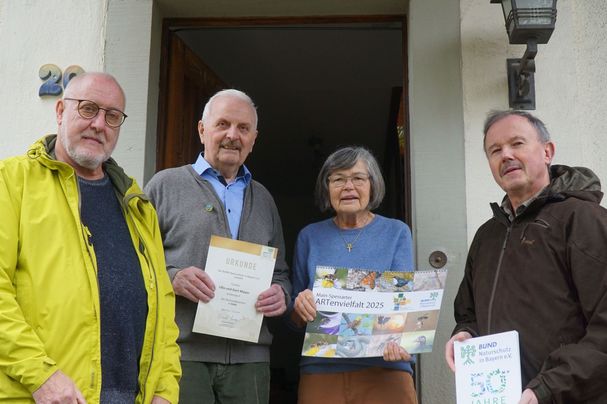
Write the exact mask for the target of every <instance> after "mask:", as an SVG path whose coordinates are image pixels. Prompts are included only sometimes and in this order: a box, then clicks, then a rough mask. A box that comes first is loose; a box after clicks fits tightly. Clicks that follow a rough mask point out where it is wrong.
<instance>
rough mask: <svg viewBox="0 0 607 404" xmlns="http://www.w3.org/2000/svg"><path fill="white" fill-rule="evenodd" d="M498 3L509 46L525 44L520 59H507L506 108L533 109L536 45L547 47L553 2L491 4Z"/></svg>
mask: <svg viewBox="0 0 607 404" xmlns="http://www.w3.org/2000/svg"><path fill="white" fill-rule="evenodd" d="M491 3H501V5H502V10H503V12H504V20H505V21H506V32H508V38H509V42H510V43H511V44H527V49H526V50H525V53H524V54H523V57H522V58H521V59H508V60H507V61H506V66H507V67H508V101H509V104H510V108H514V109H535V79H534V73H535V55H536V54H537V44H545V43H548V40H549V39H550V35H552V31H554V23H555V22H556V0H491Z"/></svg>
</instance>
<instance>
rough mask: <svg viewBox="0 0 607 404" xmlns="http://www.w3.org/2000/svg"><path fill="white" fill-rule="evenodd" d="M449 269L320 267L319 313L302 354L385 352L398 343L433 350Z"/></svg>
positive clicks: (316, 293)
mask: <svg viewBox="0 0 607 404" xmlns="http://www.w3.org/2000/svg"><path fill="white" fill-rule="evenodd" d="M446 277H447V271H446V270H436V271H415V272H396V271H386V272H378V271H373V270H364V269H353V268H337V267H325V266H318V267H317V268H316V276H315V279H314V286H313V290H312V292H313V294H314V301H315V303H316V309H317V312H316V318H315V319H314V321H312V322H310V323H308V325H307V328H306V336H305V337H304V343H303V348H302V355H303V356H318V357H325V358H361V357H373V356H382V355H383V352H384V349H385V347H386V344H388V343H389V342H395V343H397V344H400V345H401V346H402V347H403V348H405V349H406V350H407V351H408V352H409V353H412V354H413V353H423V352H431V351H432V346H433V344H434V335H435V333H436V326H437V323H438V315H439V311H440V306H441V301H442V296H443V289H444V285H445V280H446Z"/></svg>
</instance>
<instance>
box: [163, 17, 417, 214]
mask: <svg viewBox="0 0 607 404" xmlns="http://www.w3.org/2000/svg"><path fill="white" fill-rule="evenodd" d="M381 22H397V23H400V24H402V33H403V41H402V43H403V91H402V103H403V110H402V117H403V119H402V130H403V132H404V152H403V153H402V158H403V168H404V178H403V190H402V192H403V195H402V197H403V201H404V207H403V210H404V211H403V212H402V214H403V219H404V221H405V222H406V223H409V224H410V225H411V224H412V219H413V218H412V212H411V197H412V195H411V175H410V174H411V148H410V129H409V69H408V42H407V16H406V15H350V16H302V17H229V18H167V19H164V21H163V25H162V45H161V46H162V48H161V57H160V92H159V100H158V127H157V128H158V132H157V143H156V170H159V169H162V168H165V167H166V164H165V163H166V162H165V161H164V153H162V150H164V149H165V147H166V146H167V142H169V141H170V135H169V134H167V117H166V116H165V115H166V113H165V111H166V110H167V99H168V94H169V88H168V84H169V80H168V78H169V58H170V54H171V53H170V44H171V36H172V35H174V33H175V32H176V31H179V30H183V29H196V28H203V27H205V28H207V27H245V26H261V25H266V26H271V25H306V24H340V23H343V24H348V23H350V24H351V23H381ZM395 132H396V128H395ZM395 135H396V133H395Z"/></svg>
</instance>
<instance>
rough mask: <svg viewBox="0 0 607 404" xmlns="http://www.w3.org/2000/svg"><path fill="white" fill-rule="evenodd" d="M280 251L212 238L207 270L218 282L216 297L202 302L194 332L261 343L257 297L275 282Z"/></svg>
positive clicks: (263, 246)
mask: <svg viewBox="0 0 607 404" xmlns="http://www.w3.org/2000/svg"><path fill="white" fill-rule="evenodd" d="M277 254H278V249H277V248H274V247H269V246H265V245H260V244H253V243H248V242H245V241H240V240H233V239H230V238H225V237H219V236H211V244H210V246H209V254H208V256H207V263H206V266H205V271H206V273H207V274H209V276H210V277H211V279H212V280H213V282H214V283H215V297H214V298H213V299H211V301H210V302H208V303H203V302H198V309H197V310H196V318H195V319H194V327H193V328H192V331H194V332H198V333H202V334H209V335H216V336H219V337H224V338H232V339H238V340H242V341H250V342H258V340H259V332H260V330H261V323H262V321H263V314H261V313H259V312H258V311H257V310H256V309H255V303H256V302H257V297H258V296H259V294H260V293H261V292H263V291H264V290H266V289H268V288H269V287H270V284H271V282H272V274H273V273H274V264H275V263H276V255H277Z"/></svg>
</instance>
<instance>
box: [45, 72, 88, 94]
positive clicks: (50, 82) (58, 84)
mask: <svg viewBox="0 0 607 404" xmlns="http://www.w3.org/2000/svg"><path fill="white" fill-rule="evenodd" d="M80 73H84V69H83V68H82V67H80V66H76V65H71V66H69V67H67V68H66V69H65V70H64V72H63V74H61V69H60V68H59V66H57V65H53V64H46V65H42V66H41V67H40V70H39V71H38V77H40V80H42V81H44V83H42V85H41V86H40V89H39V90H38V96H40V97H42V96H45V95H61V93H62V92H63V89H64V88H65V87H66V86H67V83H69V82H70V80H71V79H73V78H74V77H75V76H77V75H79V74H80ZM62 77H63V80H61V78H62Z"/></svg>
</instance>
